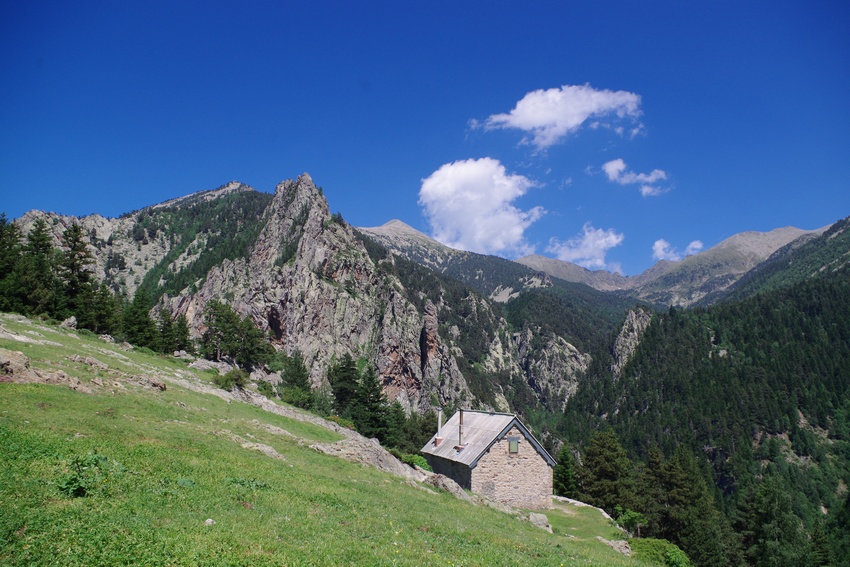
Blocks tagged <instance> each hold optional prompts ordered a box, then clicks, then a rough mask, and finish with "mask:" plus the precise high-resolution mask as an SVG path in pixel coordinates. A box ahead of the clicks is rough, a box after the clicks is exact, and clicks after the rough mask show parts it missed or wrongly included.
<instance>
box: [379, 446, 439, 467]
mask: <svg viewBox="0 0 850 567" xmlns="http://www.w3.org/2000/svg"><path fill="white" fill-rule="evenodd" d="M389 452H390V453H391V454H392V455H393V456H394V457H395V458H397V459H398V460H400V461H401V462H403V463H407V464H408V465H410V466H411V467H419V468H420V469H424V470H426V471H431V472H433V469H432V468H431V465H429V464H428V461H426V460H425V457H423V456H422V455H412V454H410V453H403V452H401V451H399V450H398V449H395V448H392V449H389Z"/></svg>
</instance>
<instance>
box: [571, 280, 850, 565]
mask: <svg viewBox="0 0 850 567" xmlns="http://www.w3.org/2000/svg"><path fill="white" fill-rule="evenodd" d="M606 428H610V430H611V431H613V432H615V433H616V438H615V441H616V440H617V438H618V439H619V441H620V442H621V443H622V446H623V448H624V449H625V452H624V454H623V457H622V458H626V456H625V455H626V454H627V455H628V458H630V459H632V464H634V463H639V464H640V463H646V464H645V467H646V468H645V469H644V468H643V465H640V466H638V465H634V466H635V467H636V469H642V470H645V471H647V474H648V473H649V472H651V471H652V470H664V471H668V472H671V469H670V467H671V465H670V464H667V465H664V466H662V461H663V459H664V458H667V459H670V460H671V461H669V462H672V463H676V462H679V461H681V460H682V459H686V460H689V459H695V460H694V461H693V463H689V464H688V465H687V467H685V468H688V469H689V470H691V471H692V473H693V472H694V471H695V472H697V473H699V472H700V471H701V474H697V476H702V477H703V479H704V481H707V483H708V485H709V487H714V490H715V497H716V498H715V506H716V508H717V509H718V510H721V511H723V512H724V515H723V516H718V522H717V524H716V525H715V526H714V528H715V529H716V530H719V531H718V532H717V533H719V534H721V535H722V533H724V530H726V531H728V529H729V527H730V526H731V527H732V528H734V530H735V532H736V535H734V536H733V535H731V534H729V535H727V536H723V537H720V536H718V538H717V539H716V542H715V549H713V550H709V549H702V550H697V548H696V547H695V546H696V543H695V542H691V543H689V542H688V541H685V540H682V539H681V538H683V537H685V536H686V534H687V531H688V527H687V523H686V524H680V525H678V528H675V529H674V526H675V525H676V524H675V522H673V523H672V524H671V523H669V522H668V523H666V524H665V521H664V520H663V518H662V517H661V516H660V515H659V514H660V511H659V510H657V509H656V508H655V507H656V506H657V505H658V502H659V498H660V501H661V502H664V501H665V497H656V498H649V499H648V500H644V501H643V502H641V499H646V498H647V491H650V490H651V489H652V486H653V485H654V486H656V487H662V489H663V487H665V486H666V487H668V488H670V490H674V488H675V486H674V485H675V482H673V481H671V480H670V479H667V480H666V481H663V479H656V480H658V482H656V483H654V484H653V483H649V484H643V485H640V484H638V485H637V486H638V488H639V489H638V491H637V495H636V498H637V501H635V500H634V499H630V498H626V497H623V498H622V505H623V506H624V507H625V506H627V505H631V506H635V509H636V511H638V512H641V513H643V514H644V515H646V517H647V518H648V519H649V524H650V527H649V528H648V529H647V532H649V534H652V533H653V528H652V527H651V525H654V526H655V533H656V534H658V535H661V536H665V537H669V538H670V539H672V540H674V541H678V542H679V543H680V544H682V545H683V547H684V548H685V549H686V551H688V553H689V554H691V555H692V557H697V558H702V560H701V561H700V562H701V563H702V564H722V562H721V563H714V560H711V559H710V558H712V557H723V558H725V559H723V560H724V561H730V560H731V559H732V558H734V557H735V556H736V554H741V556H740V558H741V559H745V560H747V561H748V562H750V563H752V564H757V565H767V564H777V565H778V564H791V561H793V562H794V563H797V562H800V564H815V565H827V564H832V563H828V562H823V561H826V560H823V557H822V556H823V554H824V553H825V551H823V550H824V549H826V548H829V544H827V543H824V542H826V541H827V540H829V538H828V537H827V536H825V535H824V534H826V533H830V534H832V535H831V536H830V537H832V538H833V543H834V553H833V555H834V556H833V560H834V561H836V563H834V564H841V565H845V564H847V563H846V561H848V560H850V555H847V556H844V557H840V555H842V554H844V553H848V552H850V548H848V547H847V541H846V538H845V539H842V538H843V536H842V535H841V534H844V533H846V530H847V528H848V526H847V519H848V517H847V511H846V507H847V485H848V483H850V268H846V267H845V268H843V269H841V270H838V271H835V272H826V273H824V274H823V275H822V276H821V277H818V278H814V279H811V280H808V281H804V282H802V283H799V284H796V285H794V286H791V287H786V288H782V289H778V290H775V291H771V292H768V293H763V294H759V295H756V296H754V297H752V298H750V299H747V300H745V301H741V302H736V303H727V304H724V305H720V306H716V307H712V308H708V309H694V310H688V311H679V310H675V309H670V310H669V311H668V312H665V313H658V314H656V315H655V316H653V319H652V323H651V324H650V326H649V328H648V329H647V330H646V332H645V334H644V336H643V338H642V340H641V342H640V344H639V346H638V348H637V350H636V351H635V354H634V356H633V357H632V359H631V361H630V362H629V363H628V365H627V366H626V367H625V369H624V372H623V374H622V377H621V378H620V379H619V380H615V379H614V378H613V376H612V374H611V372H610V369H608V368H607V367H606V366H605V365H604V364H595V365H593V367H592V368H591V370H590V372H589V373H588V375H587V376H586V378H585V379H584V380H583V381H582V382H581V386H580V388H579V390H578V392H577V394H576V395H575V396H574V397H573V398H571V399H570V401H569V403H568V405H567V408H566V411H565V412H564V416H563V421H562V423H561V425H560V432H561V433H562V434H563V436H564V438H565V439H567V440H568V441H569V440H571V441H573V442H576V441H578V442H579V444H583V443H586V442H587V440H589V439H593V435H594V431H597V430H604V429H606ZM591 444H593V443H592V442H591ZM683 450H684V451H686V452H687V453H688V454H689V455H693V456H694V457H685V456H683V455H682V454H681V453H682V451H683ZM585 464H587V463H585ZM628 468H629V466H627V465H623V469H622V471H621V474H620V475H619V476H618V477H617V478H616V482H615V483H614V484H617V483H621V484H622V486H626V485H628V486H634V485H633V484H629V483H634V482H638V480H639V479H640V475H637V476H634V475H631V474H627V473H626V472H625V471H627V470H628ZM580 470H581V469H580ZM658 474H660V473H658ZM671 474H672V472H671ZM671 482H672V483H673V484H671ZM693 482H697V483H698V482H699V480H694V481H693ZM584 489H585V492H586V493H587V491H588V490H589V491H590V494H586V495H587V496H589V497H590V499H591V500H593V499H594V496H593V495H592V492H593V490H594V488H593V487H592V486H590V485H585V486H584ZM576 490H577V491H578V492H581V490H582V487H578V488H577V489H576ZM621 490H626V489H625V488H622V487H621ZM668 496H669V494H668ZM596 497H597V498H598V497H599V495H597V496H596ZM615 500H616V498H615V499H614V500H611V501H610V502H611V504H612V505H613V504H615V503H616V502H615ZM683 513H684V514H685V516H687V513H685V512H683ZM685 516H683V517H685ZM701 516H702V517H705V513H704V512H703V513H701ZM668 520H669V521H671V522H672V521H673V520H671V519H669V518H668ZM680 520H681V519H680ZM765 523H771V525H772V526H773V528H771V529H773V530H775V531H774V533H773V536H770V535H769V534H767V533H765V532H764V530H766V529H768V528H766V527H765ZM769 537H775V538H777V540H776V542H775V546H773V547H771V546H767V545H766V539H765V538H769ZM818 538H821V539H822V540H823V541H820V542H819V540H818ZM709 539H710V538H702V540H700V541H701V542H702V543H701V544H700V545H703V546H705V545H707V542H708V541H709ZM839 540H841V541H839ZM730 542H732V543H730ZM842 542H843V543H842ZM739 545H740V547H737V546H739ZM730 546H731V547H730ZM818 546H820V548H819V547H818ZM842 546H843V547H842ZM818 554H820V555H818ZM818 557H820V559H818ZM777 558H780V559H778V561H779V562H778V563H777V562H771V561H770V560H777ZM822 560H823V561H822ZM819 561H820V562H819ZM842 561H844V562H843V563H842Z"/></svg>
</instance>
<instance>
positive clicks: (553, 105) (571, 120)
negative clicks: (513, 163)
mask: <svg viewBox="0 0 850 567" xmlns="http://www.w3.org/2000/svg"><path fill="white" fill-rule="evenodd" d="M640 114H641V111H640V96H639V95H637V94H635V93H630V92H628V91H611V90H607V89H606V90H596V89H594V88H593V87H591V86H590V85H564V86H562V87H560V88H553V89H546V90H543V89H540V90H536V91H532V92H530V93H527V94H526V95H525V96H524V97H522V99H521V100H519V101H518V102H517V103H516V106H514V108H513V109H512V110H511V111H510V112H508V113H502V114H493V115H491V116H489V117H488V118H487V120H485V121H484V123H483V126H484V128H486V129H490V130H493V129H500V128H513V129H517V130H522V131H523V132H525V133H526V137H525V138H523V142H524V143H528V144H532V145H534V146H536V147H537V149H538V150H543V149H545V148H548V147H549V146H551V145H553V144H556V143H557V142H559V141H560V140H562V139H563V138H564V137H566V136H567V135H569V134H572V133H573V132H576V131H577V130H578V129H579V128H581V127H582V125H583V124H585V122H587V121H588V120H589V119H593V121H592V122H591V123H589V124H588V126H589V127H591V128H599V127H612V126H611V124H609V123H607V122H605V121H604V120H606V119H609V118H613V119H619V120H623V119H628V120H630V121H632V122H634V121H636V120H637V118H638V117H639V116H640ZM470 123H471V125H472V126H473V127H478V126H481V125H482V124H480V123H479V122H478V121H475V120H473V121H471V122H470ZM641 129H642V125H641V124H639V123H638V124H637V125H636V126H634V127H633V128H631V129H630V132H631V133H632V135H634V134H636V133H638V132H639V131H640V130H641ZM615 131H617V132H618V133H620V134H623V133H624V132H625V130H624V129H623V128H622V127H617V128H616V129H615Z"/></svg>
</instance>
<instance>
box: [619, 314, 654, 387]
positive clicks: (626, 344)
mask: <svg viewBox="0 0 850 567" xmlns="http://www.w3.org/2000/svg"><path fill="white" fill-rule="evenodd" d="M651 321H652V314H651V313H650V312H649V311H647V310H644V309H632V310H630V311H629V312H628V313H627V314H626V320H625V321H623V326H622V327H621V328H620V332H619V334H618V335H617V338H616V339H615V340H614V348H613V349H612V353H611V354H612V355H613V356H614V364H612V365H611V373H612V374H613V375H614V379H615V380H617V379H619V378H620V377H621V376H622V373H623V368H624V367H625V366H626V364H627V363H628V362H629V360H630V359H631V357H632V355H634V353H635V350H637V347H638V345H639V344H640V340H641V337H643V333H644V331H646V328H647V327H649V323H650V322H651Z"/></svg>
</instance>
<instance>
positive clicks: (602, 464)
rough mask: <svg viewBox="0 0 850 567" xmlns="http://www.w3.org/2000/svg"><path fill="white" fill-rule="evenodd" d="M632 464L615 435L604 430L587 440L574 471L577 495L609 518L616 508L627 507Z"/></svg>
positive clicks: (628, 505)
mask: <svg viewBox="0 0 850 567" xmlns="http://www.w3.org/2000/svg"><path fill="white" fill-rule="evenodd" d="M631 472H632V463H631V461H630V460H629V458H628V457H627V456H626V452H625V450H623V447H622V445H620V441H619V440H618V439H617V434H616V433H614V430H613V429H605V430H602V431H599V432H597V433H596V434H595V435H594V436H593V437H591V439H590V442H589V443H588V445H587V449H586V450H585V452H584V458H583V459H582V464H581V467H580V468H579V470H578V484H579V491H580V492H581V493H582V494H584V495H586V497H587V498H588V500H589V501H590V502H591V503H592V504H595V505H596V506H599V507H600V508H602V509H603V510H605V511H606V512H608V513H609V514H613V513H614V509H615V507H616V506H617V505H618V504H619V505H620V506H622V507H623V508H630V507H632V506H631V502H630V500H631V493H632V491H631V489H630V474H631Z"/></svg>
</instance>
